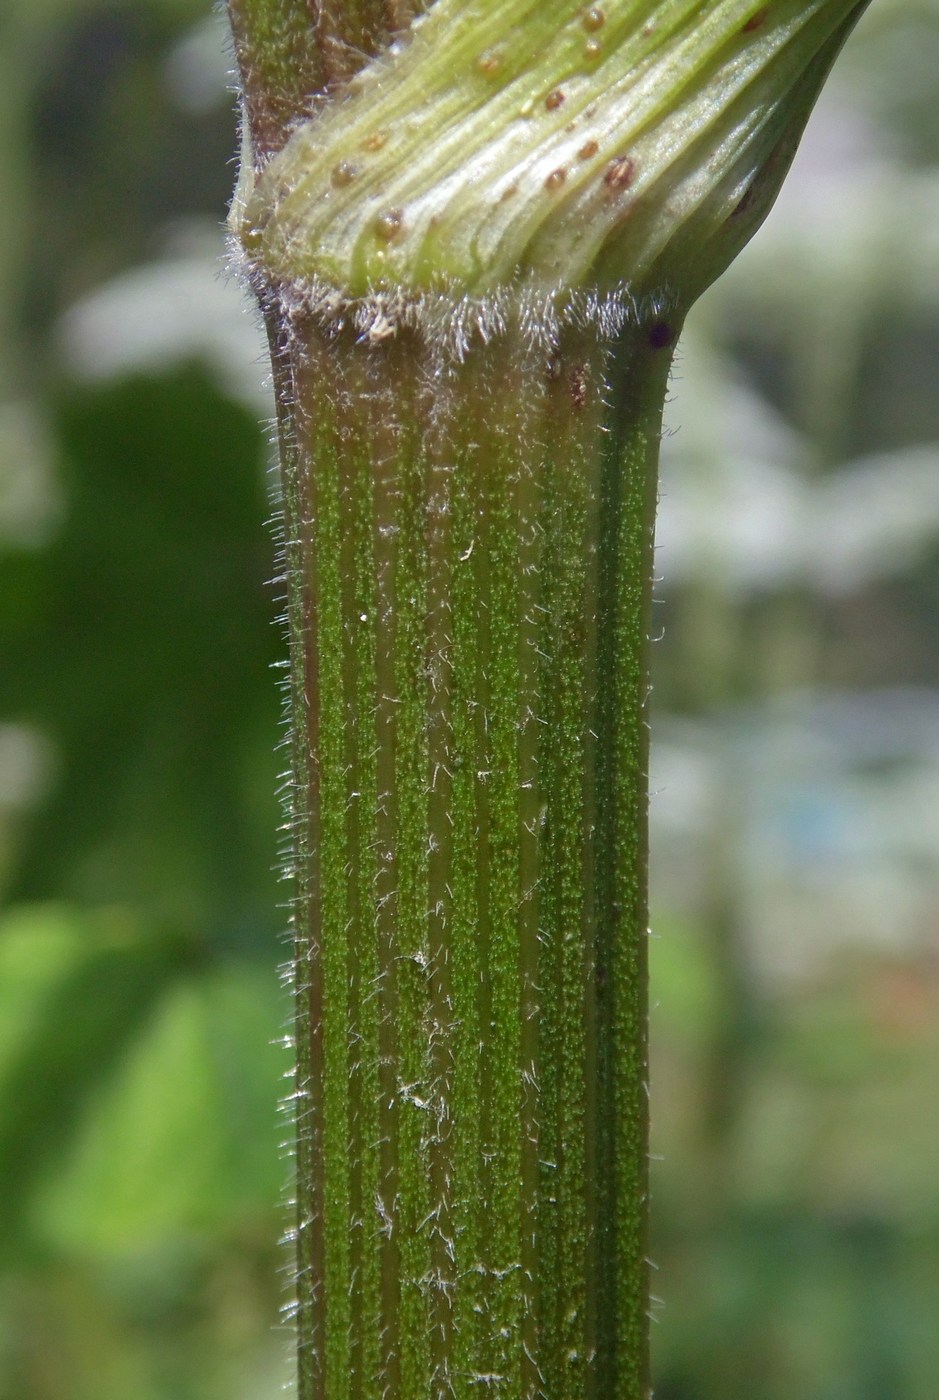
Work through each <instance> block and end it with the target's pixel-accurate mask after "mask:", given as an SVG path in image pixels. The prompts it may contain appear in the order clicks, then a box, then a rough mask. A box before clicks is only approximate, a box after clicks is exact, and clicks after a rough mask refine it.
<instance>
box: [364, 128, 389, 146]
mask: <svg viewBox="0 0 939 1400" xmlns="http://www.w3.org/2000/svg"><path fill="white" fill-rule="evenodd" d="M387 140H388V133H387V131H373V132H372V134H371V136H366V138H365V140H364V141H363V142H362V145H363V147H364V148H365V150H366V151H380V150H381V148H382V146H384V144H385V142H386V141H387Z"/></svg>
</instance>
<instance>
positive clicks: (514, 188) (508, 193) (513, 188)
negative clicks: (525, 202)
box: [499, 185, 518, 204]
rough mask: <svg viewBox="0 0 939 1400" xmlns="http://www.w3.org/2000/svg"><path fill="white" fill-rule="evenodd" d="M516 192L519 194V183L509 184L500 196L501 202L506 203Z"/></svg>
mask: <svg viewBox="0 0 939 1400" xmlns="http://www.w3.org/2000/svg"><path fill="white" fill-rule="evenodd" d="M514 194H518V185H507V186H506V188H505V189H504V190H503V191H502V193H501V194H500V196H499V202H500V204H504V203H505V201H506V200H507V199H511V198H512V196H513V195H514Z"/></svg>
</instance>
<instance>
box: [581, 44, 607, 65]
mask: <svg viewBox="0 0 939 1400" xmlns="http://www.w3.org/2000/svg"><path fill="white" fill-rule="evenodd" d="M602 52H603V45H602V44H601V43H600V40H599V39H588V40H587V42H586V44H584V58H585V59H586V60H587V62H588V63H594V62H596V60H597V59H598V58H599V57H600V55H601V54H602Z"/></svg>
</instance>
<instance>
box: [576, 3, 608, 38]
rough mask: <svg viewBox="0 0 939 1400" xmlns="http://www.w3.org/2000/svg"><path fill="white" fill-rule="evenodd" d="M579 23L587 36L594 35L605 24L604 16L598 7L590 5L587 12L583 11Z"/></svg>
mask: <svg viewBox="0 0 939 1400" xmlns="http://www.w3.org/2000/svg"><path fill="white" fill-rule="evenodd" d="M581 23H582V24H583V26H584V28H585V29H586V31H587V33H588V34H595V33H596V32H597V30H598V29H602V28H603V26H604V25H605V24H606V15H605V14H604V13H603V11H602V10H601V8H600V6H599V5H591V6H590V9H589V10H584V14H583V18H582V20H581Z"/></svg>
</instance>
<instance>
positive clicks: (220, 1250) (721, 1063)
mask: <svg viewBox="0 0 939 1400" xmlns="http://www.w3.org/2000/svg"><path fill="white" fill-rule="evenodd" d="M226 65H227V61H226V59H225V57H224V43H223V38H222V29H221V24H220V21H219V19H218V17H217V16H215V17H213V15H212V14H211V13H210V7H209V6H208V5H207V4H204V3H203V0H134V3H130V0H126V3H120V2H119V0H111V3H101V0H7V3H6V5H5V6H4V9H3V14H2V16H0V134H2V140H0V188H2V190H3V193H4V198H3V200H2V201H0V252H2V257H0V375H2V380H0V656H2V662H0V881H2V892H3V902H4V912H3V914H2V916H0V1400H86V1397H87V1400H112V1397H113V1400H118V1397H119V1400H223V1397H224V1400H241V1397H244V1400H249V1397H250V1400H263V1397H265V1396H271V1397H273V1396H274V1395H277V1394H281V1393H282V1386H283V1385H284V1384H285V1382H287V1381H288V1380H289V1364H288V1350H289V1338H288V1336H287V1335H286V1334H285V1333H284V1332H281V1331H278V1330H277V1316H278V1307H279V1304H280V1302H281V1298H282V1293H281V1277H280V1275H281V1272H282V1268H283V1266H284V1265H285V1264H286V1257H285V1256H282V1255H281V1254H280V1252H279V1250H278V1248H277V1244H276V1241H277V1237H278V1234H279V1233H280V1230H281V1228H282V1224H283V1220H282V1215H283V1212H282V1207H281V1205H280V1198H281V1194H282V1186H283V1179H284V1177H285V1176H286V1165H285V1163H284V1161H283V1159H282V1153H281V1151H280V1149H279V1142H280V1138H281V1136H282V1135H283V1129H282V1127H281V1126H279V1125H278V1122H277V1116H276V1112H275V1105H276V1099H277V1096H278V1093H279V1091H280V1087H281V1086H280V1078H281V1076H282V1075H283V1074H284V1073H285V1071H286V1070H287V1069H288V1068H289V1058H288V1056H287V1054H286V1052H285V1051H284V1050H282V1049H281V1048H279V1047H278V1046H277V1045H276V1044H275V1043H274V1042H276V1040H277V1038H278V1037H279V1036H280V1035H281V1034H282V1031H283V1024H284V1022H285V1020H286V1015H287V1007H286V1003H285V1000H284V996H283V993H282V992H281V990H280V986H279V981H278V964H279V962H280V960H281V958H282V956H283V952H284V949H283V944H282V941H281V938H282V929H283V925H284V922H285V914H284V911H283V909H282V907H279V906H280V905H281V904H282V901H283V898H284V895H283V887H282V886H278V883H277V878H276V868H275V867H276V864H277V859H278V851H277V839H276V828H277V825H278V822H279V821H280V816H279V809H278V806H277V801H276V798H275V790H276V785H277V781H278V779H277V774H278V768H279V767H282V766H283V754H282V753H280V754H278V753H277V752H276V745H277V743H278V738H279V733H280V731H279V727H278V726H279V705H280V700H279V696H278V691H277V680H276V675H277V673H276V671H275V672H274V673H272V670H271V668H272V666H276V665H277V663H278V662H280V661H281V660H282V654H283V646H282V641H281V638H280V636H279V633H278V629H277V627H276V625H274V623H273V619H274V618H275V615H276V612H277V608H278V604H277V602H276V589H273V590H272V589H271V588H270V587H269V586H268V584H267V581H268V580H269V579H270V578H271V576H272V574H273V573H274V571H275V568H276V565H275V562H274V554H275V551H274V546H273V543H272V535H271V531H270V530H269V528H268V526H267V525H266V523H265V522H266V519H267V517H268V516H269V515H270V514H271V511H272V507H271V504H270V501H269V486H268V484H267V481H266V467H267V464H268V459H269V455H270V448H269V445H268V442H267V440H266V436H265V430H264V429H263V428H262V427H259V426H258V424H259V422H262V421H263V419H264V418H265V416H266V415H267V414H268V413H269V412H270V409H269V405H268V404H267V402H266V400H265V399H264V397H263V395H262V393H261V391H260V385H261V381H262V378H263V374H264V370H263V367H262V364H261V360H260V347H259V342H258V340H257V337H256V333H255V328H254V327H253V322H252V319H251V316H250V314H249V313H246V312H244V311H242V310H241V309H240V308H239V303H238V295H237V291H236V289H235V288H233V287H232V286H230V285H227V284H226V282H225V280H224V277H223V274H222V270H221V269H222V262H221V255H222V247H223V244H222V238H221V233H220V223H221V220H222V218H223V216H224V207H225V200H226V198H227V194H228V190H229V186H230V183H231V179H232V173H233V171H232V163H231V158H232V154H233V152H234V149H235V123H234V117H233V113H232V101H231V97H230V94H229V93H228V92H227V91H226V76H225V75H226ZM937 67H939V0H875V2H874V4H873V6H872V8H871V11H870V12H869V15H868V17H867V19H866V21H865V24H864V26H863V27H862V29H861V30H860V31H859V32H858V34H857V36H856V38H855V40H854V41H853V42H852V44H851V45H850V47H849V49H848V51H847V52H846V53H845V55H844V59H843V62H842V64H841V66H840V68H839V70H838V72H837V73H836V77H835V81H834V84H833V86H832V88H831V89H830V90H829V93H828V94H827V96H826V98H825V100H824V102H823V105H822V109H821V110H820V111H819V113H818V120H817V121H816V122H815V123H814V124H813V128H812V131H811V133H810V137H809V142H808V145H807V148H806V151H805V152H804V155H803V157H802V158H801V160H800V164H799V165H798V167H797V169H796V170H795V171H794V172H793V177H792V181H791V183H790V186H789V187H788V189H787V191H786V192H785V194H784V196H783V199H782V201H781V203H780V206H779V208H778V210H777V211H776V213H775V214H774V216H773V218H772V220H771V221H770V223H769V224H768V225H767V227H766V229H765V230H764V231H763V233H762V235H761V236H760V237H759V239H758V240H757V241H756V243H755V244H754V245H753V246H752V248H751V249H750V250H748V251H747V253H746V254H745V255H744V256H743V258H742V259H741V260H740V262H739V264H738V266H737V267H736V268H735V269H734V271H733V274H732V275H731V276H729V277H728V278H726V279H725V280H724V281H723V282H722V283H721V284H720V285H719V286H718V287H717V288H716V289H714V291H713V292H712V293H711V294H710V295H709V297H708V298H707V299H706V301H705V302H704V303H703V304H702V306H701V307H700V308H699V310H698V312H697V314H696V316H695V318H694V319H693V321H692V323H691V324H690V325H689V328H688V333H687V336H686V338H685V341H684V344H683V349H682V351H681V353H680V357H679V362H678V366H677V369H676V375H675V385H674V396H673V397H674V399H675V404H674V407H673V409H672V411H671V419H672V423H673V424H674V425H675V426H676V427H677V426H679V425H680V431H678V432H676V433H675V434H674V436H671V437H669V438H668V439H667V441H666V444H665V453H664V463H663V502H662V525H661V531H660V538H661V545H662V552H661V559H662V571H663V573H664V575H665V579H666V583H665V586H664V588H663V589H662V596H663V599H664V602H663V604H662V605H661V611H662V615H663V617H664V620H665V628H666V633H667V638H666V641H665V643H664V644H663V645H660V646H658V647H657V648H656V651H655V667H656V694H655V709H656V724H655V733H656V747H655V754H654V758H653V773H652V783H653V787H654V788H656V789H661V792H660V793H659V795H657V796H656V797H655V798H654V801H653V825H654V882H655V913H654V923H655V930H656V938H655V941H654V944H653V969H654V971H653V976H654V988H653V999H654V1001H655V1002H656V1003H657V1007H658V1009H657V1012H656V1018H655V1040H656V1053H655V1061H654V1083H653V1092H654V1118H655V1124H656V1128H655V1134H656V1151H657V1152H658V1153H660V1154H662V1156H663V1157H664V1160H663V1161H662V1162H660V1163H658V1164H657V1166H656V1176H655V1196H656V1212H655V1219H656V1227H655V1228H656V1240H655V1247H654V1253H655V1257H656V1260H657V1262H658V1263H659V1265H660V1270H661V1271H660V1274H659V1278H660V1280H661V1284H660V1287H659V1290H658V1291H660V1292H661V1293H662V1294H663V1295H664V1297H665V1298H666V1300H667V1302H666V1305H665V1306H664V1308H660V1309H657V1317H658V1318H659V1323H660V1325H659V1327H658V1328H657V1340H658V1347H657V1372H658V1381H657V1388H656V1395H657V1398H658V1400H783V1397H785V1400H791V1397H792V1396H793V1395H798V1396H799V1397H800V1400H933V1397H934V1395H935V1379H934V1378H935V1375H936V1374H937V1371H939V1354H937V1353H939V1340H937V1338H939V1329H937V1328H936V1326H935V1322H934V1319H935V1317H936V1315H937V1314H939V1185H937V1181H939V1174H937V1172H936V1162H937V1160H939V1108H937V1103H936V1095H935V1090H934V1084H935V1081H936V1077H937V1073H939V1030H937V1027H939V874H937V870H939V832H937V828H939V822H937V821H936V811H937V805H939V745H937V742H936V737H935V736H936V734H937V733H939V582H937V580H939V569H937V563H939V485H936V484H934V483H939V471H937V470H936V468H937V467H939V417H937V412H936V404H937V402H939V398H937V395H936V392H935V389H936V381H937V367H939V330H937V327H939V317H937V314H936V313H937V303H939V241H937V238H936V234H935V230H936V228H937V227H939V121H937V117H936V112H937V107H936V103H935V91H934V74H935V72H936V70H937Z"/></svg>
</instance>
